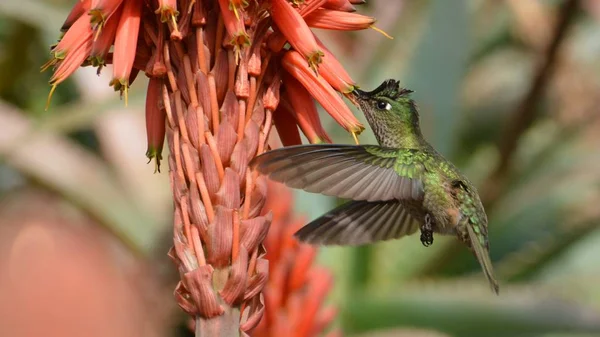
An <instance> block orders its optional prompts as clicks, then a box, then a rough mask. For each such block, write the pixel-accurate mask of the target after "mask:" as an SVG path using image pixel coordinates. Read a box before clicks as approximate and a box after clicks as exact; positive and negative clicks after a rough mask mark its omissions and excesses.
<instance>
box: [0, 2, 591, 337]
mask: <svg viewBox="0 0 600 337" xmlns="http://www.w3.org/2000/svg"><path fill="white" fill-rule="evenodd" d="M563 3H564V1H535V0H529V1H494V0H477V1H476V0H473V1H456V2H453V1H447V0H430V1H409V0H405V1H394V2H389V1H376V0H373V1H370V2H369V3H368V4H367V5H365V6H364V7H362V9H363V10H364V11H366V12H369V13H370V14H372V15H373V16H376V17H378V18H379V19H380V21H379V23H378V26H379V27H380V28H383V29H385V30H386V31H388V32H389V33H391V34H392V35H393V36H394V37H395V39H394V40H387V39H384V38H382V37H380V36H378V35H377V34H376V33H375V32H374V31H365V32H359V33H353V34H345V33H343V34H331V35H326V36H323V38H324V39H325V40H326V41H327V42H326V43H327V44H328V45H332V47H331V49H332V51H334V53H335V54H336V55H340V59H341V60H342V63H343V64H345V65H347V66H348V69H349V71H350V73H351V75H353V76H355V78H356V79H357V80H358V83H360V85H361V86H362V87H364V88H367V89H368V88H372V87H374V86H376V85H377V84H379V83H380V82H381V81H382V80H383V79H385V78H398V79H401V81H402V83H404V84H405V85H406V86H407V87H409V88H411V89H414V90H415V98H416V100H417V103H418V105H419V107H420V110H421V120H422V123H423V129H424V133H425V134H426V137H427V138H428V139H429V140H430V141H431V142H432V143H433V144H434V146H436V147H437V148H438V149H439V150H440V151H441V152H442V153H443V154H445V155H447V156H448V157H449V158H451V159H452V160H454V161H455V162H456V163H457V165H458V166H460V167H461V168H462V169H463V170H464V171H465V172H466V173H467V175H468V176H470V177H471V179H472V180H473V181H474V182H475V183H476V184H477V186H479V188H480V192H482V193H483V194H485V193H486V192H487V191H485V190H481V189H482V188H483V187H484V186H487V185H486V184H488V183H489V180H490V179H491V178H490V177H493V176H492V172H493V171H494V170H495V168H496V167H497V165H498V161H499V157H500V155H501V154H499V152H498V146H497V144H498V143H501V142H502V141H504V139H503V137H507V136H511V137H513V136H515V135H511V134H510V133H507V132H506V128H507V125H510V123H511V121H512V119H511V115H512V114H514V113H515V111H518V110H517V107H518V106H519V104H520V102H522V100H523V99H524V98H525V97H526V96H527V94H528V93H529V92H530V90H531V85H532V83H533V78H534V76H535V74H536V73H537V72H538V71H539V68H540V65H541V64H543V62H544V60H545V59H546V58H547V55H546V50H547V48H546V47H547V45H548V44H549V41H550V40H551V39H552V36H553V27H554V26H555V22H556V20H557V16H558V15H560V10H561V7H560V6H562V5H563ZM581 3H582V6H581V7H580V8H579V9H578V10H577V13H576V19H575V20H574V23H573V24H571V26H570V27H569V30H568V33H567V34H566V36H565V37H564V39H565V41H563V43H562V47H561V49H560V51H559V55H560V57H559V58H558V61H557V64H556V66H555V69H554V72H553V73H552V75H551V76H550V77H549V80H548V83H547V85H546V86H545V90H543V94H542V95H541V96H540V97H539V101H538V102H536V107H535V109H537V111H536V113H535V120H534V122H533V124H532V125H531V127H529V128H527V129H526V130H525V132H523V133H522V134H518V135H517V137H518V142H517V143H518V146H517V149H516V150H515V151H513V152H512V153H510V156H511V158H512V165H511V166H510V167H509V168H507V169H506V172H504V173H505V175H506V177H507V178H506V179H505V180H504V181H503V183H502V184H501V186H500V189H499V193H497V194H495V195H494V198H491V199H490V200H488V201H489V205H488V207H487V211H488V216H489V220H490V242H491V255H492V259H493V261H494V264H495V267H496V269H497V272H498V274H499V279H500V281H501V295H500V296H499V297H495V296H493V295H492V294H491V293H490V292H489V290H488V288H487V285H486V283H485V280H484V278H483V276H482V275H481V272H480V270H479V267H478V265H477V263H476V261H475V259H474V258H473V256H471V254H470V253H469V252H468V251H467V250H466V249H464V248H463V247H462V246H459V245H458V244H456V242H455V240H454V239H453V238H436V242H435V244H434V245H433V246H432V247H429V248H424V247H422V246H421V244H420V242H419V240H418V239H417V238H416V237H409V238H405V239H402V240H398V241H393V242H385V243H380V244H377V245H372V246H368V247H358V248H325V249H322V250H321V262H322V263H323V264H325V265H327V266H329V267H330V268H332V269H333V270H334V271H335V274H336V287H335V290H334V293H333V296H332V298H331V301H333V302H335V303H336V304H337V305H338V306H339V308H340V312H341V314H340V317H339V319H338V322H337V323H336V324H337V325H339V326H341V327H343V328H344V330H345V332H346V333H348V334H353V333H365V332H366V333H367V335H368V333H369V332H373V331H375V330H379V329H384V328H385V329H390V328H393V329H403V328H425V329H431V330H435V331H440V332H443V333H446V334H448V335H451V336H548V337H550V336H584V335H585V336H594V335H596V336H600V290H599V289H600V287H598V286H597V284H599V282H600V262H599V259H598V257H599V256H600V231H599V230H598V228H599V226H598V224H599V223H600V211H599V208H598V205H599V204H600V150H599V148H598V141H600V137H599V136H598V135H600V120H599V119H598V118H597V117H598V113H599V111H598V104H597V102H598V100H599V99H598V96H597V95H598V94H597V93H598V92H600V81H599V80H598V78H600V76H598V75H599V74H600V58H598V52H600V47H599V46H598V45H597V42H593V41H600V24H599V22H600V10H599V9H597V7H600V5H596V3H597V1H582V2H581ZM583 4H585V6H583ZM69 6H70V1H66V0H62V1H58V0H53V1H49V0H47V1H43V0H38V1H34V0H27V1H15V0H8V1H3V2H0V99H1V100H2V106H1V107H2V108H1V109H0V110H1V113H0V115H2V114H6V113H7V108H6V107H5V105H6V106H8V105H12V106H14V107H16V108H18V109H19V114H20V119H18V120H19V122H18V123H25V122H26V123H28V125H29V129H28V133H26V135H27V142H25V143H31V144H35V142H36V139H37V138H36V137H41V135H42V134H44V135H47V134H51V135H52V137H53V138H52V141H53V143H52V144H53V149H55V150H56V151H57V152H56V153H48V152H44V151H40V152H39V153H34V154H32V156H33V158H29V159H27V158H25V159H22V158H21V159H19V158H20V157H19V156H18V155H16V154H15V153H17V152H18V151H19V149H20V148H21V147H20V146H24V145H23V144H22V143H19V144H20V146H0V149H1V151H0V163H1V164H0V193H1V194H2V195H3V196H6V195H7V194H9V193H11V191H14V189H15V188H18V187H19V186H23V185H28V184H38V185H41V186H44V187H45V188H49V189H51V190H54V191H56V192H58V194H59V195H61V196H62V197H63V198H65V199H66V200H70V201H71V202H72V203H74V204H76V205H78V206H79V207H81V208H82V209H83V210H84V211H86V212H88V213H89V214H91V215H93V216H94V217H95V218H96V219H97V220H98V222H99V223H101V224H103V225H104V226H106V228H107V229H108V230H110V231H112V232H114V233H115V234H116V235H117V237H119V238H120V239H121V240H122V241H123V242H125V243H126V244H127V245H128V246H129V247H130V248H131V249H132V250H133V251H135V252H137V253H139V254H140V255H142V256H147V257H148V258H154V256H155V254H153V253H152V252H153V250H156V249H157V247H160V249H161V252H160V254H163V253H164V249H163V248H164V247H165V246H167V245H168V243H165V242H166V241H167V240H163V236H161V234H162V233H163V232H165V231H168V228H169V224H168V222H169V220H168V219H169V209H170V201H169V193H170V192H169V191H168V187H167V186H168V185H167V183H166V180H165V176H164V174H163V175H155V176H153V178H151V179H146V180H144V181H141V182H139V184H137V185H135V184H133V185H132V184H128V183H127V182H126V181H125V178H127V177H128V175H127V169H126V167H129V165H132V164H131V163H132V162H142V163H143V160H144V157H143V153H132V154H131V156H130V160H129V161H128V162H126V163H123V162H119V161H117V160H115V159H114V158H112V157H111V156H112V154H113V153H114V152H115V151H117V148H115V147H114V144H113V145H110V144H112V143H114V142H112V143H108V142H107V137H108V136H110V137H117V139H122V141H123V142H126V141H130V140H128V139H127V137H126V135H123V134H122V132H121V133H118V132H117V131H118V130H117V131H115V132H113V133H109V134H107V133H106V129H105V128H102V127H98V125H99V124H102V121H103V119H104V118H106V116H104V114H106V111H107V110H114V109H116V108H117V107H119V106H121V105H122V102H120V101H119V100H118V99H117V98H116V95H115V98H114V99H93V96H94V95H95V94H94V93H95V91H94V90H96V89H93V88H92V89H90V88H86V86H85V85H83V84H82V83H84V82H83V81H81V80H80V81H74V80H68V81H66V82H65V83H64V84H61V85H60V86H59V88H58V90H57V91H56V93H55V95H54V97H53V101H52V108H51V109H50V111H49V112H44V110H43V107H44V105H45V101H46V95H47V92H48V89H49V87H48V85H47V80H48V79H49V75H50V74H49V73H43V74H41V75H40V74H39V66H40V65H41V64H43V63H44V62H45V61H46V57H48V50H49V49H48V46H49V45H50V44H52V43H53V42H54V41H55V39H56V37H57V34H58V28H59V27H60V25H61V24H62V22H61V20H62V18H64V17H65V13H67V11H68V8H69ZM25 13H28V15H25ZM523 13H525V14H523ZM594 43H595V44H594ZM342 55H343V56H342ZM87 75H90V74H87ZM87 75H86V76H87ZM94 76H95V75H94ZM85 78H86V79H87V80H89V79H88V78H89V76H88V77H85ZM89 81H96V80H94V79H91V80H89ZM97 81H102V80H101V79H98V80H97ZM101 85H104V83H102V84H101ZM94 86H96V85H94ZM138 86H139V88H142V87H143V86H142V85H140V83H138ZM134 87H135V85H134ZM90 91H91V92H90ZM138 91H139V92H138V93H137V96H136V93H135V88H134V94H133V95H134V97H133V99H130V105H131V106H133V107H137V110H138V113H139V112H140V111H141V109H140V107H141V106H142V104H141V101H142V95H140V92H141V91H142V90H141V89H138ZM132 110H133V109H132ZM140 117H141V116H140ZM360 118H363V117H362V116H360ZM7 120H8V121H10V120H12V121H16V120H15V119H14V118H13V119H6V118H3V119H2V121H7ZM326 121H327V122H329V121H328V120H326ZM363 121H364V118H363ZM15 123H17V122H15ZM330 126H331V128H330V130H331V132H332V133H333V134H334V139H335V140H336V141H339V142H349V140H350V138H349V136H348V135H345V134H342V132H341V131H340V129H339V128H337V127H335V126H334V125H332V124H330ZM11 127H12V126H11V125H8V124H4V125H3V128H4V131H2V132H6V130H8V129H9V128H11ZM1 129H2V127H0V130H1ZM142 135H143V134H142ZM119 137H122V138H119ZM0 139H2V137H0ZM44 139H45V138H44ZM143 141H144V140H141V142H143ZM361 141H362V142H364V143H373V142H374V141H375V140H374V138H373V136H372V134H370V133H369V132H365V134H364V135H362V136H361ZM15 144H16V143H15ZM0 145H6V144H0ZM111 146H112V147H111ZM57 153H58V157H57ZM45 156H46V157H45ZM34 158H37V159H39V160H38V161H35V160H33V159H34ZM52 160H69V163H73V167H72V169H73V172H74V173H70V174H69V176H68V177H64V176H60V174H55V175H53V174H47V172H45V171H44V167H43V165H42V166H40V164H39V163H40V162H42V163H44V162H46V163H50V162H51V161H52ZM145 169H146V170H147V171H149V172H150V171H151V170H152V166H147V167H145ZM3 172H5V173H6V172H12V173H11V174H2V173H3ZM77 172H79V173H81V174H78V173H77ZM154 179H156V180H157V182H154V181H153V180H154ZM148 185H151V187H148ZM81 186H86V188H81ZM140 186H145V187H144V188H146V189H144V188H142V187H140ZM148 191H154V192H156V191H162V192H160V193H162V194H161V198H157V200H150V201H148V200H141V201H140V199H143V198H140V196H141V195H144V193H147V192H148ZM156 193H159V192H156ZM160 193H159V194H160ZM296 196H297V209H298V211H299V212H301V213H304V214H306V215H307V218H308V219H312V218H315V217H317V216H319V215H320V214H322V213H324V212H325V211H326V210H328V209H329V208H331V207H333V206H334V204H335V203H336V202H338V201H335V200H331V199H329V198H325V197H322V196H315V195H311V194H307V193H303V192H297V193H296ZM0 200H1V199H0ZM157 204H161V205H163V206H162V208H161V209H160V210H157V211H156V212H155V213H153V214H150V213H149V210H152V209H153V208H154V206H155V205H157ZM163 241H165V242H163ZM394 331H398V333H397V334H394V333H390V334H389V335H390V336H393V335H397V336H400V331H401V330H394ZM424 336H425V335H424ZM432 336H434V335H433V334H432Z"/></svg>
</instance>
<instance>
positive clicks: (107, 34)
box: [88, 7, 122, 74]
mask: <svg viewBox="0 0 600 337" xmlns="http://www.w3.org/2000/svg"><path fill="white" fill-rule="evenodd" d="M121 9H122V7H119V9H117V11H116V12H115V13H114V15H111V17H110V18H108V20H107V21H106V24H105V25H104V29H102V31H101V32H100V34H98V35H96V39H95V40H94V42H93V44H92V50H91V52H90V56H89V58H88V59H89V61H90V63H91V64H92V66H94V67H98V74H99V73H100V71H101V70H102V67H103V66H104V65H105V64H106V57H107V56H108V52H109V51H110V48H111V47H112V45H113V42H114V41H115V36H116V34H117V28H118V26H119V21H120V18H121Z"/></svg>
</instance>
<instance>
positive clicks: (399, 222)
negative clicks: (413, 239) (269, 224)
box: [294, 201, 419, 246]
mask: <svg viewBox="0 0 600 337" xmlns="http://www.w3.org/2000/svg"><path fill="white" fill-rule="evenodd" d="M418 228H419V223H417V221H416V220H415V219H414V218H413V217H412V216H411V215H410V214H409V211H408V209H407V208H406V207H405V206H404V205H403V204H402V202H399V201H378V202H368V201H351V202H348V203H346V204H344V205H342V206H339V207H338V208H336V209H334V210H333V211H331V212H329V213H327V214H325V215H323V216H321V217H320V218H318V219H316V220H314V221H313V222H311V223H309V224H308V225H306V226H304V227H302V228H301V229H300V230H299V231H297V232H296V234H294V236H295V237H296V238H297V239H298V240H300V241H302V242H306V243H310V244H315V245H351V246H356V245H363V244H368V243H372V242H376V241H383V240H390V239H396V238H400V237H402V236H405V235H410V234H412V233H414V232H415V231H417V229H418Z"/></svg>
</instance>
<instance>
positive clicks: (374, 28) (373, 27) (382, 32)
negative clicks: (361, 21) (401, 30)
mask: <svg viewBox="0 0 600 337" xmlns="http://www.w3.org/2000/svg"><path fill="white" fill-rule="evenodd" d="M370 28H371V29H373V30H374V31H376V32H378V33H381V34H383V36H385V37H387V38H388V39H390V40H393V39H394V38H393V37H392V36H391V35H390V34H388V33H386V32H384V31H383V29H380V28H377V27H375V25H371V27H370Z"/></svg>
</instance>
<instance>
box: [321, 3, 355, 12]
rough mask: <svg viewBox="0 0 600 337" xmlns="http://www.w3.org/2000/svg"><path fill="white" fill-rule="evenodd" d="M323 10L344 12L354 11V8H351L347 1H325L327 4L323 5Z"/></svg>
mask: <svg viewBox="0 0 600 337" xmlns="http://www.w3.org/2000/svg"><path fill="white" fill-rule="evenodd" d="M323 8H327V9H335V10H338V11H344V12H354V11H356V8H354V6H352V3H351V2H350V1H348V0H327V2H325V4H323Z"/></svg>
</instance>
